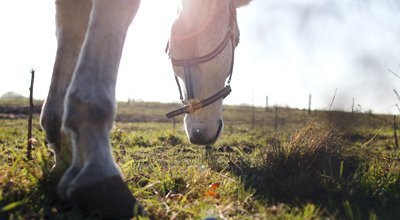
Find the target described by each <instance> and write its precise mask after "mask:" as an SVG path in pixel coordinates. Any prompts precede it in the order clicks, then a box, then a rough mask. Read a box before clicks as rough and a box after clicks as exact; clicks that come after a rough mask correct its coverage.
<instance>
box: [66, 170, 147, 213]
mask: <svg viewBox="0 0 400 220" xmlns="http://www.w3.org/2000/svg"><path fill="white" fill-rule="evenodd" d="M68 194H69V198H70V200H71V201H72V203H74V204H75V205H77V206H78V207H79V208H80V209H81V210H82V211H83V212H85V213H88V214H93V215H98V216H101V217H102V218H111V219H118V218H132V217H135V216H143V215H144V214H145V213H144V210H143V208H142V207H141V206H140V205H139V203H138V202H137V201H136V199H135V198H134V197H133V196H132V194H131V192H130V191H129V189H128V187H127V186H126V184H125V183H124V181H123V180H122V178H121V177H120V176H111V177H108V178H107V179H104V180H103V181H101V182H98V183H93V184H88V185H86V186H82V187H76V188H74V189H72V190H70V191H69V192H68Z"/></svg>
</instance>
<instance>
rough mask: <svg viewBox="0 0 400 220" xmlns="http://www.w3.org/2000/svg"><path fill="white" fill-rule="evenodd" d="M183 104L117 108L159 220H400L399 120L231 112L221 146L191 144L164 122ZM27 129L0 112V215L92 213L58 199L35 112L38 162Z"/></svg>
mask: <svg viewBox="0 0 400 220" xmlns="http://www.w3.org/2000/svg"><path fill="white" fill-rule="evenodd" d="M37 104H40V102H38V103H37ZM5 105H8V106H9V105H11V103H10V102H0V106H2V107H4V106H5ZM12 105H14V106H15V105H17V106H18V105H21V103H18V102H15V103H12ZM176 106H177V105H176V104H160V103H142V102H131V103H120V104H119V108H118V115H117V117H116V123H115V126H114V129H113V131H112V134H111V138H112V145H113V153H114V157H115V158H116V160H117V162H118V164H119V165H120V167H121V170H122V172H123V173H124V175H125V180H126V183H127V184H128V185H129V188H130V190H131V191H132V193H133V194H134V195H135V197H136V198H137V199H138V200H139V201H140V203H141V204H142V205H143V206H144V207H145V209H146V211H147V212H148V214H149V216H150V217H151V218H152V219H320V218H324V219H371V220H372V219H396V218H397V219H398V218H399V217H400V209H399V207H400V161H399V156H400V153H399V152H400V151H399V149H398V148H397V146H396V145H395V140H394V129H393V116H390V115H374V114H362V113H344V112H335V111H330V112H328V111H313V112H311V114H309V113H308V111H306V110H298V109H289V108H270V109H267V110H266V109H264V108H254V109H253V108H252V107H249V106H225V108H224V118H225V128H224V132H223V134H222V136H221V137H220V139H219V140H218V141H217V143H215V144H214V145H212V146H194V145H192V144H190V143H189V142H188V141H187V138H186V136H185V134H184V131H183V129H182V118H177V119H176V120H175V121H168V120H166V119H165V117H164V113H165V112H167V111H169V110H172V109H174V107H176ZM0 109H2V108H0ZM3 112H4V111H3ZM26 127H27V118H26V115H25V112H24V111H23V110H21V111H7V112H6V113H1V114H0V219H76V218H78V219H79V218H95V217H94V216H88V215H85V214H82V213H80V212H79V210H77V209H76V208H74V207H73V206H72V205H71V204H66V203H62V202H60V201H59V200H57V199H56V197H55V196H54V194H52V192H51V191H50V190H49V188H48V176H49V171H50V168H51V166H52V164H53V159H52V157H51V155H52V152H51V151H50V150H49V149H47V148H46V146H45V140H44V132H43V131H42V130H41V128H40V126H39V119H38V114H35V117H34V131H33V133H34V138H35V140H36V142H35V145H34V149H33V152H32V154H33V160H27V159H26V157H25V155H26V149H25V148H26V144H27V140H26V139H27V138H26V136H27V129H26Z"/></svg>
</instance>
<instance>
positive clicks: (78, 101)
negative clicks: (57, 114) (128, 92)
mask: <svg viewBox="0 0 400 220" xmlns="http://www.w3.org/2000/svg"><path fill="white" fill-rule="evenodd" d="M79 90H81V89H79ZM90 93H91V94H87V92H83V91H70V92H69V93H68V95H67V99H66V108H65V115H64V127H65V128H67V129H69V130H72V131H73V132H79V130H80V128H82V129H86V128H89V129H93V128H95V129H100V130H103V129H105V130H110V129H111V127H112V123H113V120H114V113H115V101H114V99H112V98H107V95H100V94H101V93H97V92H93V91H91V92H90ZM103 131H104V130H103Z"/></svg>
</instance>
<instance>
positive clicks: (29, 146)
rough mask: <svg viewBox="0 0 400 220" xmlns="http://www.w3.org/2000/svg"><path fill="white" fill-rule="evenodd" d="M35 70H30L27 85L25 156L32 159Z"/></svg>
mask: <svg viewBox="0 0 400 220" xmlns="http://www.w3.org/2000/svg"><path fill="white" fill-rule="evenodd" d="M34 79H35V70H34V69H32V70H31V86H30V87H29V115H28V144H27V146H26V158H27V159H28V160H31V159H32V114H33V81H34Z"/></svg>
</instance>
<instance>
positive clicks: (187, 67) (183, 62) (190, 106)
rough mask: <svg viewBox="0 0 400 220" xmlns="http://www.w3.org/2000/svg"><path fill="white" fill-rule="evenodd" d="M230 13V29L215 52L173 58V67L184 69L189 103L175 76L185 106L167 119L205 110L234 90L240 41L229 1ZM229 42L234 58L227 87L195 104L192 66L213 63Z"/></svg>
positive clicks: (232, 5)
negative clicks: (234, 67) (185, 57)
mask: <svg viewBox="0 0 400 220" xmlns="http://www.w3.org/2000/svg"><path fill="white" fill-rule="evenodd" d="M229 6H230V7H229V8H230V10H229V12H230V19H229V20H230V22H229V28H228V31H227V33H226V35H225V37H224V39H223V40H222V42H221V43H220V44H219V45H218V46H217V48H215V49H214V50H213V51H211V52H210V53H209V54H207V55H204V56H201V57H196V58H189V59H180V60H178V59H174V58H172V57H170V58H171V62H172V64H173V65H175V66H181V67H183V70H184V80H185V85H186V93H187V96H188V101H187V102H186V101H185V100H184V99H183V95H182V89H181V86H180V84H179V80H178V77H177V76H176V75H175V81H176V84H177V85H178V89H179V98H180V100H181V102H182V104H183V106H182V107H181V108H179V109H176V110H174V111H171V112H168V113H167V114H166V116H167V118H168V119H170V118H173V117H175V116H178V115H181V114H190V113H193V112H195V111H196V110H199V109H201V108H204V107H206V106H208V105H210V104H212V103H214V102H216V101H218V100H219V99H221V98H222V99H224V98H225V97H226V96H228V95H229V94H230V93H231V91H232V89H231V86H230V83H231V79H232V72H233V64H234V58H235V47H236V45H237V44H238V40H237V39H235V36H234V32H233V28H234V26H233V25H234V24H236V23H235V22H237V20H236V8H235V7H234V4H233V3H232V2H231V1H229ZM229 41H230V42H231V44H232V58H231V66H230V71H229V75H228V77H227V78H228V80H227V81H226V83H225V87H224V88H223V89H221V90H220V91H218V92H216V93H215V94H213V95H211V96H209V97H208V98H206V99H203V100H201V101H198V102H194V101H193V100H195V99H194V93H193V86H192V80H191V78H192V65H194V64H201V63H206V62H209V61H211V60H212V59H214V58H215V57H217V56H218V55H219V54H220V53H221V52H222V51H223V50H224V49H225V48H226V46H227V45H228V43H229ZM168 46H169V44H167V48H166V51H168Z"/></svg>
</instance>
